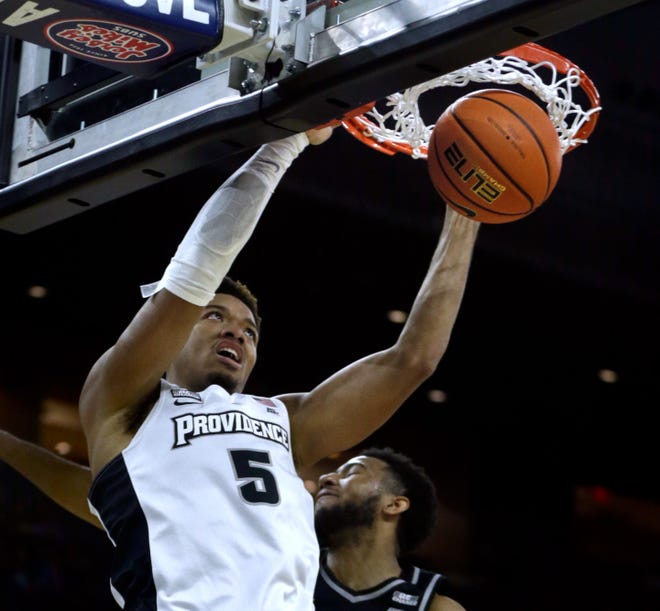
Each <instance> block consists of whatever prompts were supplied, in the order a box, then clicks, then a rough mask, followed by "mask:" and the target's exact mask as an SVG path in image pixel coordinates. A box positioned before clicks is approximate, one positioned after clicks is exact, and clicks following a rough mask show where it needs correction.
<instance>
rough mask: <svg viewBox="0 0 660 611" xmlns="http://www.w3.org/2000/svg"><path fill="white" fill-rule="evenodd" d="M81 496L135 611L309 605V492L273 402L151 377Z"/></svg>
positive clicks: (301, 609) (313, 563) (117, 584)
mask: <svg viewBox="0 0 660 611" xmlns="http://www.w3.org/2000/svg"><path fill="white" fill-rule="evenodd" d="M89 498H90V505H91V506H92V510H93V511H95V513H98V515H99V516H100V518H101V521H102V522H103V525H104V526H105V528H106V531H107V532H108V535H109V537H110V539H111V540H112V542H113V544H115V546H116V548H117V549H116V550H115V556H116V557H115V561H114V563H113V569H112V579H111V586H112V590H113V594H114V596H115V599H116V600H117V602H118V603H119V604H120V606H122V607H123V608H125V609H129V610H136V611H137V610H139V611H147V610H154V611H175V610H176V611H181V610H186V611H221V610H226V611H311V610H313V608H314V607H313V602H312V601H313V592H314V584H315V581H316V577H317V572H318V561H319V560H318V559H319V548H318V544H317V541H316V536H315V533H314V519H313V500H312V497H311V495H310V494H309V493H308V492H307V491H306V490H305V488H304V485H303V482H302V480H301V479H300V478H299V477H298V475H297V473H296V470H295V467H294V464H293V459H292V455H291V445H290V425H289V417H288V414H287V410H286V407H285V406H284V404H283V403H282V402H281V401H278V400H276V399H266V398H261V397H254V396H250V395H242V394H233V395H230V394H228V393H227V392H226V391H225V390H224V389H222V388H221V387H219V386H215V385H214V386H211V387H209V388H207V389H206V390H205V391H204V392H201V393H194V392H191V391H189V390H186V389H183V388H179V387H177V386H173V385H171V384H169V383H168V382H166V381H164V380H163V381H162V383H161V393H160V397H159V399H158V401H157V402H156V404H155V406H154V407H153V409H152V410H151V412H150V413H149V415H148V416H147V418H146V419H145V421H144V422H143V424H142V425H141V427H140V428H139V430H138V431H137V433H136V435H135V437H134V438H133V440H132V441H131V443H130V444H129V445H128V447H127V448H126V449H125V450H124V451H123V452H122V453H121V454H120V455H119V456H117V457H116V458H115V459H113V460H112V461H111V462H110V463H109V464H108V465H106V466H105V467H104V468H103V470H102V471H101V472H100V473H99V474H98V475H97V477H96V478H95V481H94V483H93V485H92V488H91V490H90V496H89Z"/></svg>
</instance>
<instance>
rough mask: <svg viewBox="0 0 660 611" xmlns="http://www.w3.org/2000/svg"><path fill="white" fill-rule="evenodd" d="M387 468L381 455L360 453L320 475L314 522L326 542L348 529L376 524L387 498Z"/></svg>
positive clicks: (320, 536)
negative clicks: (385, 494)
mask: <svg viewBox="0 0 660 611" xmlns="http://www.w3.org/2000/svg"><path fill="white" fill-rule="evenodd" d="M386 468H387V465H386V463H385V462H383V461H382V460H379V459H378V458H372V457H370V456H357V457H355V458H353V459H351V460H349V461H348V462H346V463H344V464H343V465H342V466H341V467H339V469H337V471H335V472H334V473H328V474H326V475H322V476H321V477H320V478H319V490H318V492H317V493H316V502H315V505H314V522H315V527H316V533H317V535H318V537H319V540H320V541H321V543H322V544H325V543H328V542H329V541H332V540H333V539H332V537H337V536H341V534H342V533H344V532H347V531H351V530H354V529H356V528H363V527H370V526H372V525H373V524H374V522H375V521H376V517H377V515H378V513H379V509H380V506H381V503H382V501H383V498H384V497H383V492H384V491H383V487H382V482H383V476H384V474H385V470H386Z"/></svg>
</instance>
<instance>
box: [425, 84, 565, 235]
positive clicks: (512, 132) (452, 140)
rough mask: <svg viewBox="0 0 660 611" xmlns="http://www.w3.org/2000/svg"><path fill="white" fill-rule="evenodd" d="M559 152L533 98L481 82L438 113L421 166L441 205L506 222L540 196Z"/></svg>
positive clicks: (534, 205)
mask: <svg viewBox="0 0 660 611" xmlns="http://www.w3.org/2000/svg"><path fill="white" fill-rule="evenodd" d="M553 147H554V148H553ZM561 153H562V151H561V145H560V141H559V136H558V134H557V131H556V129H555V126H554V125H553V124H552V121H551V120H550V119H549V117H548V116H547V115H546V114H545V113H543V109H542V108H541V107H540V106H539V105H538V104H536V103H535V102H534V101H533V100H530V99H529V98H528V97H526V96H524V95H521V94H519V93H515V92H512V91H509V90H506V89H485V90H481V91H476V92H473V93H470V94H468V95H466V96H463V97H462V98H460V99H459V100H456V101H455V102H454V103H453V104H451V105H450V106H449V107H448V108H446V109H445V111H444V112H443V113H442V115H441V116H440V117H439V119H438V121H437V122H436V124H435V126H434V128H433V130H432V133H431V137H430V139H429V148H428V155H427V167H428V171H429V174H430V177H431V180H432V182H433V185H434V186H435V188H436V191H437V192H438V193H439V194H440V195H441V196H442V198H443V199H445V200H446V201H447V204H448V205H450V206H451V207H455V208H456V209H457V210H458V211H459V212H460V213H461V214H465V215H466V216H468V217H470V218H473V219H475V220H477V221H482V222H486V223H489V222H490V223H507V222H510V221H515V220H517V219H520V218H523V217H525V216H527V215H529V214H531V213H532V212H533V211H534V210H536V209H538V208H539V206H541V205H542V204H543V203H544V202H545V201H546V200H547V198H548V197H549V196H550V194H551V193H552V191H553V189H554V187H555V186H556V183H557V181H558V178H559V175H560V172H561V161H562V154H561ZM544 172H545V177H544V176H543V173H544ZM448 194H451V196H448ZM454 200H457V201H454ZM457 202H460V203H457ZM468 211H469V212H468Z"/></svg>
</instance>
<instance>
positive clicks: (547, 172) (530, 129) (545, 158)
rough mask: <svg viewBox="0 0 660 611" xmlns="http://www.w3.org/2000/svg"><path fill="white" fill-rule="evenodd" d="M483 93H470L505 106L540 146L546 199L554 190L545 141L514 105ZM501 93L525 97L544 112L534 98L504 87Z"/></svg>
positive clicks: (471, 96) (473, 96) (513, 97)
mask: <svg viewBox="0 0 660 611" xmlns="http://www.w3.org/2000/svg"><path fill="white" fill-rule="evenodd" d="M483 93H484V92H479V91H477V92H475V94H473V95H469V97H470V98H477V99H480V100H488V101H489V102H493V103H494V104H497V105H499V106H500V107H502V108H505V109H506V110H508V111H509V112H510V113H511V114H512V115H514V116H515V117H516V118H517V119H518V121H520V123H522V125H524V126H525V128H526V129H527V131H528V132H529V134H531V136H532V138H534V141H535V142H536V145H537V146H538V148H539V151H540V152H541V155H542V156H543V162H544V163H545V175H546V178H547V185H546V188H545V195H544V197H543V201H545V200H546V199H547V198H548V196H549V195H550V193H551V192H552V182H553V181H552V172H551V170H550V160H549V159H548V151H547V150H546V148H545V146H544V145H543V141H542V140H541V139H540V138H539V136H538V134H537V132H536V129H534V127H533V126H531V125H530V124H529V122H528V121H527V120H526V119H525V117H523V116H522V115H521V114H520V113H519V112H518V111H517V110H515V109H514V108H513V107H511V106H509V105H508V104H505V103H504V102H502V101H500V100H498V99H497V98H491V97H488V96H486V95H483ZM499 94H501V95H505V94H509V95H510V96H511V99H512V100H513V99H515V100H518V98H519V97H522V98H523V99H525V100H527V101H529V102H530V103H531V104H534V106H536V107H537V108H538V109H539V110H540V111H541V112H543V110H542V108H541V107H540V106H538V104H536V103H535V102H533V101H532V100H530V99H529V98H527V97H525V96H522V95H520V94H514V93H512V92H510V91H507V90H505V89H503V90H502V91H501V92H498V95H499ZM543 114H544V116H547V115H545V113H543ZM548 120H549V117H548ZM552 129H553V130H554V126H553V127H552ZM557 138H559V136H557Z"/></svg>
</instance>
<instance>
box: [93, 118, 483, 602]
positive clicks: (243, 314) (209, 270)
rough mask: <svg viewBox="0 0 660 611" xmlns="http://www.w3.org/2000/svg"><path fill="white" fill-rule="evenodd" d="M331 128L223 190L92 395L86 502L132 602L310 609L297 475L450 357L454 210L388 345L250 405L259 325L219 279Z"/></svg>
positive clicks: (264, 159)
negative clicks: (307, 385) (296, 164)
mask: <svg viewBox="0 0 660 611" xmlns="http://www.w3.org/2000/svg"><path fill="white" fill-rule="evenodd" d="M330 132H331V130H328V129H326V130H319V131H314V130H313V131H310V132H307V134H297V135H295V136H291V137H289V138H286V139H284V140H280V141H277V142H274V143H271V144H267V145H264V146H262V147H261V148H260V149H259V150H258V151H257V152H256V153H255V155H254V156H253V157H252V158H251V159H250V160H249V161H248V162H247V163H246V164H245V165H244V166H243V167H242V168H240V169H239V170H238V171H237V172H235V173H234V175H232V176H231V177H230V178H229V179H228V180H227V181H226V182H225V184H224V185H222V186H221V187H220V188H219V189H218V191H216V193H214V194H213V195H212V196H211V198H210V199H209V201H208V202H207V203H206V204H205V205H204V207H203V208H202V210H201V211H200V213H199V214H198V216H197V218H196V219H195V221H194V222H193V224H192V226H191V227H190V229H189V231H188V232H187V234H186V235H185V237H184V239H183V241H182V242H181V244H180V245H179V248H178V249H177V252H176V253H175V255H174V257H173V258H172V260H171V261H170V264H169V265H168V267H167V269H166V270H165V273H164V275H163V278H162V280H161V281H160V282H159V283H157V285H155V286H149V287H143V289H144V291H143V292H144V295H145V296H147V297H148V300H147V301H146V302H145V304H144V305H143V306H142V308H141V309H140V310H139V311H138V313H137V314H136V316H135V318H134V319H133V320H132V321H131V322H130V324H129V325H128V327H127V328H126V330H125V331H124V332H123V333H122V334H121V336H120V337H119V339H118V340H117V342H116V343H115V345H114V346H113V347H111V348H110V349H109V350H108V351H107V352H106V353H105V354H104V355H103V356H101V358H100V359H99V360H98V361H97V363H96V364H95V365H94V366H93V368H92V370H91V372H90V374H89V376H88V378H87V380H86V382H85V384H84V387H83V390H82V393H81V398H80V414H81V420H82V424H83V429H84V431H85V434H86V436H87V442H88V449H89V460H90V467H91V474H92V476H93V477H94V482H93V484H92V488H91V490H90V493H89V500H90V506H91V507H92V509H93V511H94V512H95V513H96V515H97V516H98V517H99V519H100V521H101V523H102V524H103V526H104V528H105V529H106V531H107V533H108V536H109V538H110V539H111V541H112V543H113V545H114V546H115V560H114V562H113V567H112V576H111V588H112V592H113V595H114V597H115V599H116V600H117V602H118V603H119V605H120V606H121V607H122V608H124V609H127V610H138V609H139V610H140V611H146V610H151V609H152V610H154V611H155V610H158V611H169V610H174V609H181V608H186V609H189V610H191V611H194V610H199V611H207V610H208V609H254V610H267V609H268V610H276V611H283V610H301V611H302V610H304V611H311V609H313V590H314V585H315V581H316V575H317V571H318V558H319V547H318V544H317V541H316V536H315V533H314V527H313V508H312V499H311V498H310V496H309V494H308V493H307V491H306V490H305V488H304V486H303V483H302V480H301V479H300V478H299V477H298V475H297V472H296V470H297V468H301V467H304V466H308V465H311V464H314V463H315V462H317V461H318V460H320V459H321V458H323V457H325V456H327V455H329V454H331V453H334V452H338V451H342V450H345V449H347V448H350V447H353V446H354V445H355V444H357V443H359V442H360V441H361V440H363V439H364V438H366V437H367V436H368V435H369V434H371V433H372V432H373V431H374V430H376V429H377V428H378V427H380V426H381V425H382V424H383V423H384V422H385V421H386V420H387V419H388V418H389V417H390V416H391V415H392V414H393V413H394V412H395V411H396V409H398V407H399V406H400V405H401V404H402V403H403V402H404V401H405V400H406V398H407V397H409V396H410V394H411V393H412V392H413V391H414V390H415V389H416V388H417V387H418V386H419V384H420V383H421V382H422V381H423V380H425V379H426V378H427V377H428V376H429V375H430V374H431V373H432V372H433V371H434V370H435V368H436V366H437V364H438V362H439V360H440V358H441V357H442V355H443V354H444V352H445V350H446V347H447V345H448V342H449V338H450V334H451V331H452V328H453V325H454V321H455V319H456V316H457V314H458V309H459V307H460V303H461V300H462V296H463V291H464V288H465V283H466V279H467V275H468V269H469V265H470V261H471V257H472V252H473V247H474V243H475V240H476V236H477V233H478V227H479V224H478V223H475V222H473V221H470V220H467V219H465V218H462V217H460V216H459V215H457V214H455V213H451V212H449V211H447V213H446V215H445V225H444V227H443V231H442V234H441V236H440V240H439V243H438V246H437V248H436V250H435V253H434V255H433V258H432V261H431V264H430V268H429V270H428V272H427V274H426V277H425V279H424V281H423V283H422V286H421V288H420V290H419V292H418V294H417V297H416V299H415V302H414V304H413V307H412V310H411V313H410V316H409V318H408V320H407V322H406V324H405V325H404V327H403V329H402V331H401V334H400V336H399V338H398V340H397V341H396V343H395V344H394V345H393V346H391V347H389V348H387V349H385V350H382V351H380V352H377V353H374V354H372V355H370V356H367V357H364V358H362V359H360V360H359V361H357V362H355V363H353V364H351V365H348V366H347V367H345V368H344V369H342V370H341V371H339V372H337V373H335V374H334V375H332V376H331V377H329V378H328V379H327V380H326V381H325V382H323V383H321V384H320V385H319V386H318V387H316V388H314V389H312V390H311V391H308V392H304V393H293V394H284V395H279V396H277V397H272V398H262V397H254V396H250V395H245V394H242V391H243V388H244V387H245V384H246V382H247V380H248V377H249V375H250V372H251V371H252V368H253V367H254V364H255V361H256V356H257V344H258V341H259V330H260V326H259V322H260V319H259V315H258V312H257V307H256V300H255V299H254V298H253V296H252V295H251V294H250V292H249V291H248V290H247V289H246V288H245V287H244V286H243V285H241V284H239V283H235V282H233V281H231V280H229V279H225V275H226V274H227V272H228V271H229V268H230V266H231V264H232V263H233V261H234V259H235V257H236V256H237V254H238V253H239V252H240V250H241V248H242V247H243V245H244V244H245V242H246V241H247V240H248V238H249V236H250V235H251V233H252V231H253V229H254V227H255V225H256V223H257V221H258V219H259V216H260V214H261V212H262V211H263V209H264V207H265V205H266V203H267V201H268V199H269V197H270V195H271V193H272V191H273V190H274V189H275V187H276V185H277V184H278V182H279V180H280V179H281V177H282V175H283V174H284V172H285V171H286V168H287V167H288V166H289V165H290V164H291V163H292V162H293V161H294V159H295V158H296V157H297V156H298V154H300V153H301V152H302V150H303V149H304V148H305V147H306V146H307V144H309V143H310V142H311V143H313V144H317V143H321V142H323V141H324V140H325V139H327V138H328V137H329V135H330ZM223 279H224V280H223ZM218 287H219V289H218ZM216 290H217V291H218V292H216ZM298 339H299V342H301V341H302V340H301V338H298ZM304 349H305V346H303V345H302V344H301V343H299V345H298V346H297V349H296V350H295V351H294V355H297V356H298V358H299V357H300V355H301V353H303V352H304Z"/></svg>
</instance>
